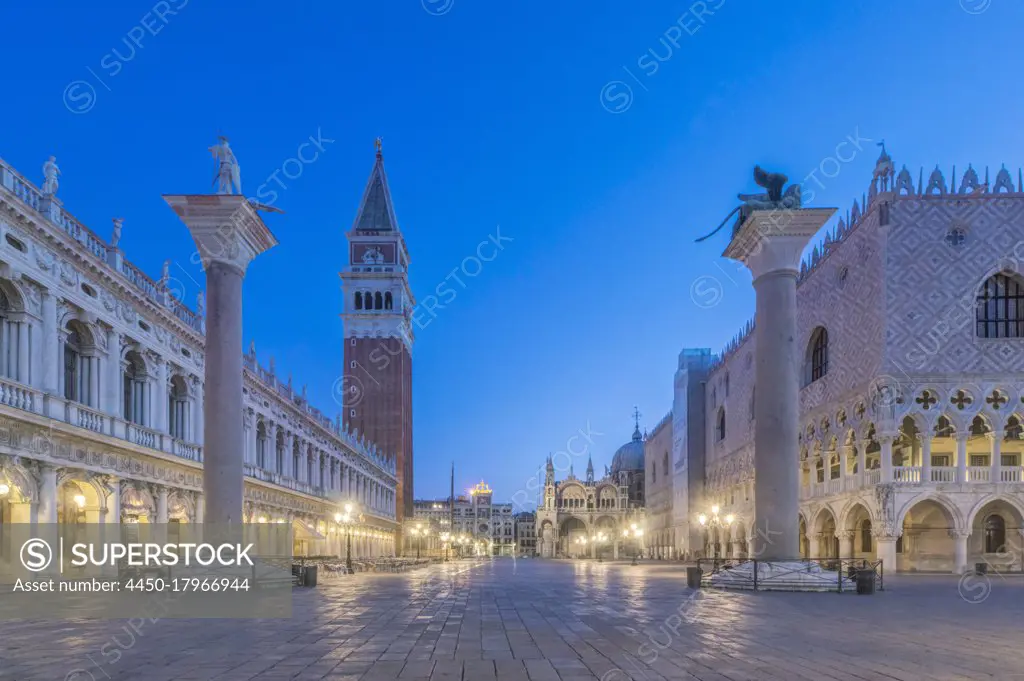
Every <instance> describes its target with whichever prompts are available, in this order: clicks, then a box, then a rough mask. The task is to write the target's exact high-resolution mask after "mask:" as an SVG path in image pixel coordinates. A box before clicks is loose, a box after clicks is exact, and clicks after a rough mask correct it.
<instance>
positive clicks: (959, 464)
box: [956, 433, 969, 483]
mask: <svg viewBox="0 0 1024 681" xmlns="http://www.w3.org/2000/svg"><path fill="white" fill-rule="evenodd" d="M968 437H969V435H968V433H957V434H956V481H957V482H961V483H963V482H967V438H968Z"/></svg>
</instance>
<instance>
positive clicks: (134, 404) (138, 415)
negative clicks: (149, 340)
mask: <svg viewBox="0 0 1024 681" xmlns="http://www.w3.org/2000/svg"><path fill="white" fill-rule="evenodd" d="M124 359H125V365H124V420H125V421H130V422H132V423H135V424H138V425H140V426H145V425H147V423H148V419H147V418H146V397H147V395H146V393H147V392H148V390H149V383H148V381H147V380H146V363H145V362H144V361H143V360H142V355H140V354H139V353H138V352H137V351H135V350H132V351H131V352H129V353H128V354H127V355H126V356H125V358H124Z"/></svg>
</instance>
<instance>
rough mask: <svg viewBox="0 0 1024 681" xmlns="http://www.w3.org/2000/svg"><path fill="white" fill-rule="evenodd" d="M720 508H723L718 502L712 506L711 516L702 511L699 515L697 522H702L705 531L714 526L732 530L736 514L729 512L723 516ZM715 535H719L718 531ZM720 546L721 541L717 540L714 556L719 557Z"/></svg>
mask: <svg viewBox="0 0 1024 681" xmlns="http://www.w3.org/2000/svg"><path fill="white" fill-rule="evenodd" d="M720 510H721V509H720V508H719V506H718V504H715V505H713V506H712V507H711V517H708V515H707V514H706V513H701V514H700V515H699V516H697V522H699V523H700V526H701V527H703V528H705V532H707V531H708V530H710V529H712V528H714V529H716V530H718V529H726V530H730V531H731V529H732V524H733V522H735V521H736V516H734V515H733V514H732V513H727V514H726V515H725V517H724V518H723V517H721V516H719V515H718V512H719V511H720ZM715 535H716V537H717V535H718V533H717V532H716V533H715ZM709 543H710V542H709ZM718 546H719V543H718V542H715V555H714V558H718Z"/></svg>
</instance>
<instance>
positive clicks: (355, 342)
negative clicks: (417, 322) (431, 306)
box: [339, 138, 416, 522]
mask: <svg viewBox="0 0 1024 681" xmlns="http://www.w3.org/2000/svg"><path fill="white" fill-rule="evenodd" d="M376 145H377V158H376V161H375V162H374V164H373V170H372V171H370V179H369V181H368V182H367V183H366V190H365V191H364V192H363V199H362V201H361V202H360V204H359V210H358V212H357V213H356V219H355V222H354V223H352V229H351V230H350V231H349V232H348V234H347V235H346V236H347V237H348V244H349V254H348V266H347V267H346V268H345V270H344V271H343V272H341V273H340V276H341V290H342V296H343V303H342V313H341V319H342V321H343V323H344V339H345V340H344V344H345V352H344V356H345V366H344V376H343V379H342V384H341V394H340V395H339V399H340V401H341V403H342V410H343V412H342V418H343V419H344V423H345V425H346V426H347V427H348V428H349V430H351V431H353V432H356V431H358V433H359V434H360V435H363V436H365V437H366V439H367V440H369V441H370V442H372V443H374V444H376V445H377V446H378V447H379V448H380V451H381V452H382V453H383V454H384V455H385V456H387V457H389V458H393V459H394V461H395V470H396V472H397V475H398V499H397V504H396V506H397V508H396V512H397V517H398V521H399V522H401V521H402V519H403V518H406V517H411V516H412V514H413V510H412V498H413V493H412V344H413V332H412V325H411V320H412V311H413V307H414V306H415V304H416V300H415V299H414V298H413V295H412V290H411V289H410V288H409V275H408V271H409V252H408V251H407V250H406V247H405V239H404V238H402V233H401V231H399V229H398V220H397V219H396V218H395V209H394V206H393V205H392V203H391V191H390V189H389V188H388V176H387V174H385V172H384V156H383V154H382V151H381V141H380V139H379V138H378V139H377V142H376Z"/></svg>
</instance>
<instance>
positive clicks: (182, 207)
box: [164, 194, 277, 276]
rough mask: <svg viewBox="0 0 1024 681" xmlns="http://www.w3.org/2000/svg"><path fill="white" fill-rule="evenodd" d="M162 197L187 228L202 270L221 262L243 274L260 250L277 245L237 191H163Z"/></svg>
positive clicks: (272, 236) (267, 229)
mask: <svg viewBox="0 0 1024 681" xmlns="http://www.w3.org/2000/svg"><path fill="white" fill-rule="evenodd" d="M164 200H165V201H166V202H167V204H168V205H169V206H170V207H171V208H172V209H173V210H174V212H175V213H176V214H177V215H178V217H179V218H180V219H181V221H182V222H184V223H185V225H186V226H187V227H188V229H189V232H191V234H192V238H193V239H194V240H195V242H196V247H197V248H198V249H199V256H200V258H202V262H203V269H208V268H209V267H210V266H211V265H213V264H223V265H227V266H229V267H231V268H234V269H236V270H237V271H238V272H239V273H240V274H241V275H242V276H245V270H246V268H247V267H248V266H249V263H250V262H252V260H253V258H255V257H256V256H257V255H259V254H260V253H263V252H264V251H266V250H268V249H270V248H273V247H274V246H276V245H277V239H276V238H275V237H274V235H273V234H272V233H271V231H270V229H269V228H268V227H267V226H266V224H264V222H263V219H262V218H261V217H260V215H259V212H258V211H257V210H256V208H255V207H254V206H253V205H252V203H250V202H249V200H248V199H246V198H245V197H244V196H241V195H238V194H165V195H164Z"/></svg>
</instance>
